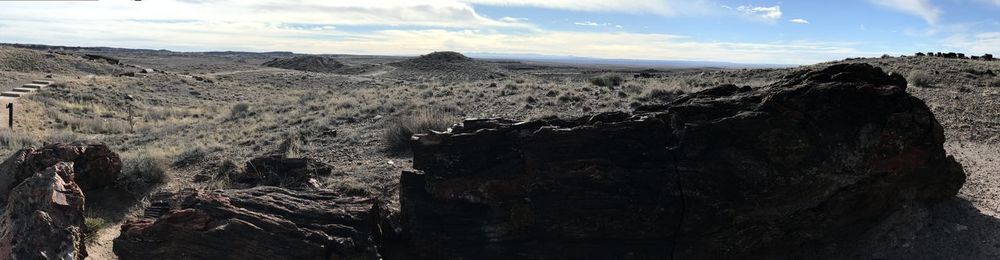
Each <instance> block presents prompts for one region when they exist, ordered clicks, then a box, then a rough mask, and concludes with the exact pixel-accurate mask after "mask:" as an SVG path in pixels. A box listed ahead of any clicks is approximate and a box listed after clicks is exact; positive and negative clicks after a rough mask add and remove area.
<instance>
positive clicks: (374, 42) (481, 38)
mask: <svg viewBox="0 0 1000 260" xmlns="http://www.w3.org/2000/svg"><path fill="white" fill-rule="evenodd" d="M473 1H475V2H477V3H472V2H473ZM485 1H487V0H470V1H467V2H459V1H452V0H429V1H422V2H421V3H412V2H411V1H405V0H382V1H352V0H344V1H326V2H308V3H306V2H304V1H303V2H283V1H277V0H240V1H237V0H217V1H202V0H162V1H143V2H132V1H98V2H66V3H59V4H58V5H56V4H54V3H53V4H48V3H27V2H0V28H3V29H2V30H0V41H2V42H17V43H39V44H53V45H69V46H114V47H125V48H152V49H171V50H178V51H210V50H234V51H275V50H283V51H294V52H301V53H350V54H389V55H415V54H423V53H427V52H430V51H433V50H442V49H450V50H456V51H463V52H491V53H510V54H528V53H532V54H547V55H572V56H582V57H595V58H625V59H674V60H717V61H734V62H748V63H795V64H805V63H813V62H819V61H824V60H832V59H840V58H843V57H847V56H862V55H866V54H868V53H865V52H861V51H859V50H857V49H856V48H855V47H856V46H858V45H857V44H852V43H840V42H713V41H707V40H700V39H692V38H688V37H684V36H680V35H672V34H665V33H631V32H624V31H621V30H611V32H608V31H601V32H579V31H552V30H545V29H542V28H539V27H538V26H535V25H534V24H531V23H530V22H529V21H527V20H525V19H522V18H515V17H504V18H499V19H495V18H490V17H487V16H485V15H481V14H479V13H478V12H477V11H476V10H475V8H474V7H475V5H478V4H482V3H480V2H485ZM499 2H503V1H493V3H490V4H493V5H499V4H501V3H499ZM509 2H510V4H513V5H519V6H536V5H547V6H550V7H545V8H567V9H572V8H583V9H592V8H597V7H599V6H601V5H602V3H604V1H589V0H581V1H580V2H579V3H580V5H578V6H577V5H572V6H569V5H567V4H566V3H576V1H573V2H566V1H562V2H561V1H547V2H545V3H534V2H531V3H528V2H527V1H509ZM693 2H700V1H693ZM291 3H299V4H291ZM533 3H534V4H533ZM635 3H636V5H638V6H643V5H650V6H651V5H657V4H659V5H664V6H669V7H671V8H675V7H678V6H683V5H684V4H683V3H681V2H678V1H664V0H657V1H644V0H639V1H637V2H635ZM618 4H621V3H618ZM713 6H717V5H713ZM661 8H662V7H661ZM744 8H745V9H746V10H749V11H750V12H751V13H754V14H755V15H757V16H760V17H764V18H767V17H778V18H780V9H779V8H777V6H775V7H773V8H769V7H760V8H757V7H744ZM715 9H716V10H718V9H719V8H718V7H715ZM664 10H667V9H664ZM664 10H660V11H655V12H653V13H659V14H661V15H665V14H667V13H669V12H666V11H664ZM588 11H589V10H588ZM594 11H595V12H597V10H594ZM675 11H676V10H675ZM618 12H633V11H627V10H626V9H620V10H619V11H618ZM634 12H639V11H635V10H634ZM648 13H649V12H647V14H648ZM247 14H253V15H247ZM151 17H155V19H151ZM778 18H773V19H774V20H777V19H778ZM761 19H763V18H761ZM768 19H772V18H768ZM580 23H583V24H587V25H589V26H593V24H596V25H598V26H606V27H615V28H618V27H619V26H620V25H615V24H611V23H599V22H594V21H584V22H580ZM358 28H363V29H358ZM881 52H883V51H881V50H879V51H878V52H877V53H870V55H875V54H878V53H881Z"/></svg>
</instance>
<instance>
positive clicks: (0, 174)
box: [0, 142, 122, 204]
mask: <svg viewBox="0 0 1000 260" xmlns="http://www.w3.org/2000/svg"><path fill="white" fill-rule="evenodd" d="M59 162H67V163H71V165H72V166H73V172H74V173H75V176H76V177H75V178H74V180H75V182H76V184H77V185H79V186H80V188H81V189H83V190H84V191H88V190H93V189H98V188H101V187H105V186H108V185H110V184H112V183H114V182H115V180H116V179H117V178H118V176H119V174H121V169H122V161H121V158H119V157H118V154H116V153H114V152H112V151H111V149H110V148H108V146H107V145H105V144H100V143H83V142H77V143H57V144H50V145H46V146H44V147H42V148H25V149H22V150H20V151H17V152H16V153H14V155H13V156H11V157H10V158H7V160H5V161H4V162H3V163H0V204H2V203H4V202H5V201H6V199H7V195H8V194H9V193H10V190H11V189H13V188H14V187H15V186H17V185H18V184H19V183H21V182H22V181H23V180H24V179H26V178H28V177H30V176H31V175H33V174H35V173H37V172H40V171H42V170H44V169H46V168H48V167H51V166H53V165H56V164H57V163H59Z"/></svg>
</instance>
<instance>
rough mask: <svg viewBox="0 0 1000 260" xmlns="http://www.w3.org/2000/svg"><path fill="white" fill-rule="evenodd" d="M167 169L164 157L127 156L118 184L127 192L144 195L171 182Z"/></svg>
mask: <svg viewBox="0 0 1000 260" xmlns="http://www.w3.org/2000/svg"><path fill="white" fill-rule="evenodd" d="M166 168H167V167H166V160H165V159H164V158H163V157H162V156H153V155H150V154H149V153H142V154H140V155H138V156H129V155H126V156H123V159H122V173H121V176H119V178H118V183H117V184H118V186H119V187H121V188H122V189H124V190H126V191H129V192H132V193H133V194H136V195H142V194H144V193H145V192H147V191H149V190H150V189H152V188H154V187H156V186H159V185H161V184H164V183H166V182H167V181H169V180H170V176H169V175H168V173H167V170H166Z"/></svg>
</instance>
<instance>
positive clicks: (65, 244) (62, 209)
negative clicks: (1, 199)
mask: <svg viewBox="0 0 1000 260" xmlns="http://www.w3.org/2000/svg"><path fill="white" fill-rule="evenodd" d="M73 175H74V172H73V164H72V163H67V162H58V163H56V164H54V165H52V166H49V167H48V168H46V169H44V170H42V171H39V172H36V173H35V174H33V175H31V176H29V177H27V178H25V179H23V180H22V181H21V183H19V184H18V185H17V186H16V187H14V188H13V189H12V190H11V191H10V196H9V197H8V201H9V203H7V204H6V206H5V207H4V211H3V215H2V219H0V259H67V260H68V259H84V258H85V257H86V256H87V251H86V248H85V243H84V241H85V240H84V234H83V227H84V225H83V220H84V218H83V208H84V197H83V191H82V190H81V189H80V187H79V186H77V185H76V184H75V183H74V182H73V178H74V176H73Z"/></svg>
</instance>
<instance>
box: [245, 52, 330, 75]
mask: <svg viewBox="0 0 1000 260" xmlns="http://www.w3.org/2000/svg"><path fill="white" fill-rule="evenodd" d="M263 65H264V66H268V67H273V68H282V69H290V70H301V71H310V72H322V73H336V72H338V71H340V70H343V69H344V68H346V67H347V65H345V64H344V63H342V62H340V61H337V60H335V59H333V58H330V57H324V56H318V55H305V56H298V57H292V58H287V59H274V60H271V61H268V62H265V63H264V64H263Z"/></svg>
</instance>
